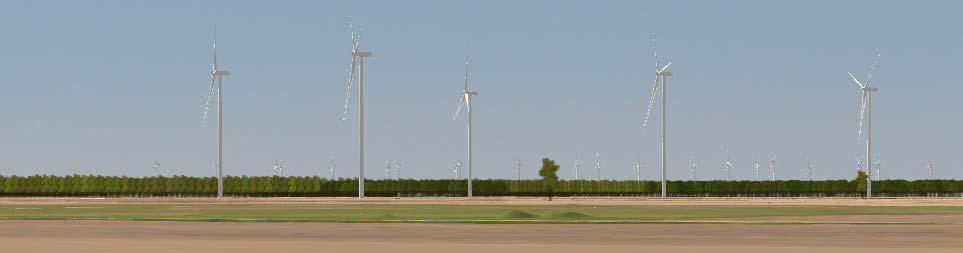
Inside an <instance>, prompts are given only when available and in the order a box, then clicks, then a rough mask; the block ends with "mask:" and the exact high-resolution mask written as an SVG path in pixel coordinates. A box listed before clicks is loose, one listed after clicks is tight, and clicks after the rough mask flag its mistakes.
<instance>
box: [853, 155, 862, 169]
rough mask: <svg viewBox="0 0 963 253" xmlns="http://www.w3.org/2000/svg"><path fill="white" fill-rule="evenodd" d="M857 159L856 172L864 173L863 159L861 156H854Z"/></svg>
mask: <svg viewBox="0 0 963 253" xmlns="http://www.w3.org/2000/svg"><path fill="white" fill-rule="evenodd" d="M854 156H855V157H856V172H860V171H863V159H861V158H859V155H854Z"/></svg>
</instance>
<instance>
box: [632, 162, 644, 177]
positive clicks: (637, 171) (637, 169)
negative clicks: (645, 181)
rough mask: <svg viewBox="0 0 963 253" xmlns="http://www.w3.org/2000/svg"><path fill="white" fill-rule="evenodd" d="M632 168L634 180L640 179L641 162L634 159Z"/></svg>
mask: <svg viewBox="0 0 963 253" xmlns="http://www.w3.org/2000/svg"><path fill="white" fill-rule="evenodd" d="M632 170H634V171H635V181H642V162H640V161H635V166H632Z"/></svg>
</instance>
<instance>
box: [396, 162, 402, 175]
mask: <svg viewBox="0 0 963 253" xmlns="http://www.w3.org/2000/svg"><path fill="white" fill-rule="evenodd" d="M395 179H401V162H399V161H395Z"/></svg>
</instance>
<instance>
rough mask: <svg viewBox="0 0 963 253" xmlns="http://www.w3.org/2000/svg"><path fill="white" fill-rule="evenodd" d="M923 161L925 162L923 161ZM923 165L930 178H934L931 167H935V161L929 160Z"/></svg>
mask: <svg viewBox="0 0 963 253" xmlns="http://www.w3.org/2000/svg"><path fill="white" fill-rule="evenodd" d="M923 163H924V164H926V162H925V161H924V162H923ZM924 166H926V169H927V171H929V175H930V179H936V178H934V177H933V169H935V168H936V163H935V162H929V164H926V165H924ZM878 168H879V167H877V169H878Z"/></svg>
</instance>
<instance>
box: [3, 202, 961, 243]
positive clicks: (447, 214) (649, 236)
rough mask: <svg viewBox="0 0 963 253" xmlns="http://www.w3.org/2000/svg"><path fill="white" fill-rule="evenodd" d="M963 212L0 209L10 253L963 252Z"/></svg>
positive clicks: (636, 207) (392, 205)
mask: <svg viewBox="0 0 963 253" xmlns="http://www.w3.org/2000/svg"><path fill="white" fill-rule="evenodd" d="M961 235H963V199H951V198H926V199H870V200H864V199H834V198H800V199H775V198H773V199H762V198H754V199H750V198H742V199H740V198H705V199H682V198H680V199H640V198H624V199H618V198H561V199H557V200H555V201H552V202H548V201H545V200H544V199H538V198H474V199H471V200H466V199H464V198H402V199H395V198H367V199H365V200H357V199H350V198H260V199H255V198H238V199H230V198H229V199H210V198H195V199H175V198H155V199H138V198H131V199H71V198H8V199H0V244H2V245H4V249H5V250H9V251H10V252H98V253H104V252H108V253H109V252H129V249H133V248H136V249H138V252H147V253H154V252H272V251H285V252H380V251H391V252H394V253H407V252H412V253H414V252H435V251H438V250H440V249H444V250H445V251H458V252H493V251H502V252H560V253H567V252H600V251H605V252H642V251H652V250H666V251H667V252H812V251H813V250H818V251H819V252H908V251H912V252H959V250H960V249H961V248H963V240H959V238H960V236H961Z"/></svg>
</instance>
